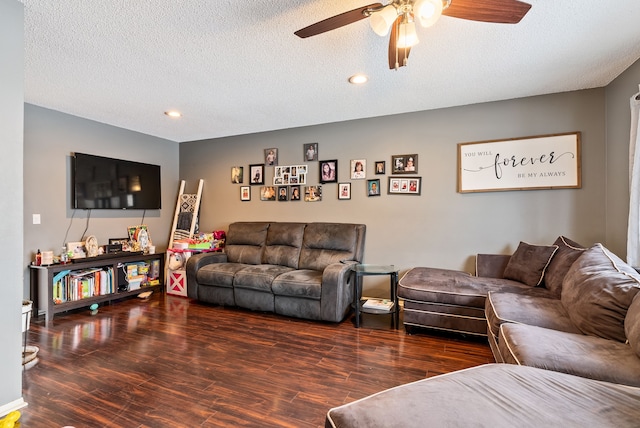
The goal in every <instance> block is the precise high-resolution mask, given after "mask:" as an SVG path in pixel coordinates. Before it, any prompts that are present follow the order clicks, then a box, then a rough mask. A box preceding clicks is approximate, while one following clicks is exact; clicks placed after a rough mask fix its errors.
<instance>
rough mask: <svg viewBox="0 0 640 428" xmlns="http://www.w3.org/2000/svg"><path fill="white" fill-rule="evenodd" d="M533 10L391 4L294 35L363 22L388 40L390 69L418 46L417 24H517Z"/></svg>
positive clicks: (470, 1) (490, 1)
mask: <svg viewBox="0 0 640 428" xmlns="http://www.w3.org/2000/svg"><path fill="white" fill-rule="evenodd" d="M529 9H531V5H530V4H528V3H524V2H521V1H518V0H391V2H390V3H388V4H386V5H383V4H382V3H373V4H370V5H367V6H363V7H359V8H357V9H353V10H350V11H348V12H344V13H341V14H339V15H336V16H332V17H331V18H327V19H325V20H322V21H320V22H316V23H315V24H312V25H309V26H308V27H305V28H302V29H300V30H298V31H296V32H295V33H294V34H295V35H296V36H298V37H301V38H307V37H311V36H315V35H318V34H322V33H325V32H327V31H331V30H335V29H336V28H340V27H344V26H345V25H348V24H352V23H354V22H357V21H360V20H361V19H364V18H370V19H369V23H370V24H371V28H372V29H373V31H375V32H376V34H378V35H380V36H386V35H387V34H389V32H391V35H390V37H389V68H390V69H396V70H397V69H398V68H399V67H403V66H406V65H407V59H408V58H409V52H410V51H411V47H412V46H415V45H416V44H417V43H418V35H417V33H416V26H415V22H416V21H417V22H419V23H420V25H422V26H423V27H430V26H431V25H433V24H435V22H436V21H437V20H438V18H440V15H447V16H451V17H454V18H461V19H468V20H471V21H482V22H493V23H501V24H517V23H518V22H520V20H521V19H522V18H523V17H524V16H525V15H526V14H527V12H528V11H529Z"/></svg>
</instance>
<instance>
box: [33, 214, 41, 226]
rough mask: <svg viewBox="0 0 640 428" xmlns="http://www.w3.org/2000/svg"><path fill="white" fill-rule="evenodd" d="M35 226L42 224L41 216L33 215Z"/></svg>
mask: <svg viewBox="0 0 640 428" xmlns="http://www.w3.org/2000/svg"><path fill="white" fill-rule="evenodd" d="M33 224H40V214H34V215H33Z"/></svg>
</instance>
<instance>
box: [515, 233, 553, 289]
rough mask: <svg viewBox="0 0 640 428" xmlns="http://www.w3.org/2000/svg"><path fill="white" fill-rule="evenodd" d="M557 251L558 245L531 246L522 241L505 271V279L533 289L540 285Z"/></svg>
mask: <svg viewBox="0 0 640 428" xmlns="http://www.w3.org/2000/svg"><path fill="white" fill-rule="evenodd" d="M557 250H558V246H557V245H531V244H527V243H526V242H522V241H521V242H520V244H518V248H517V249H516V252H515V253H513V255H512V256H511V258H510V259H509V263H507V267H506V268H505V269H504V277H505V278H506V279H512V280H514V281H520V282H522V283H523V284H527V285H529V286H531V287H535V286H537V285H540V283H541V282H542V278H543V276H544V272H545V269H546V268H547V266H548V265H549V262H550V261H551V258H552V257H553V255H554V254H555V252H556V251H557Z"/></svg>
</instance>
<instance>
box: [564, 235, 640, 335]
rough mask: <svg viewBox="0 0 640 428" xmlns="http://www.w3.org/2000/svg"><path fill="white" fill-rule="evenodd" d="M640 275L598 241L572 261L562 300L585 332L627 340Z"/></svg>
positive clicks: (574, 320)
mask: <svg viewBox="0 0 640 428" xmlns="http://www.w3.org/2000/svg"><path fill="white" fill-rule="evenodd" d="M638 291H640V275H638V273H637V272H636V271H635V269H633V268H632V267H631V266H629V265H628V264H626V263H625V262H623V261H622V260H621V259H620V258H619V257H618V256H616V255H615V254H613V253H611V252H610V251H609V250H607V249H606V248H605V247H604V246H603V245H602V244H595V245H594V246H593V247H591V248H589V249H588V250H585V251H584V253H583V254H582V255H581V256H580V257H578V259H577V260H576V261H575V262H574V263H573V264H572V265H571V267H570V268H569V271H568V272H567V275H566V276H565V278H564V282H563V283H562V294H561V296H560V301H561V302H562V306H564V308H565V309H566V310H567V313H568V314H569V318H571V321H572V322H573V323H574V324H575V325H576V327H577V328H578V329H579V330H580V331H581V332H582V333H584V334H589V335H592V336H598V337H603V338H605V339H612V340H617V341H619V342H624V341H625V340H626V336H625V331H624V323H625V317H626V315H627V310H628V309H629V306H630V305H631V302H632V301H633V298H634V297H635V296H636V294H637V293H638Z"/></svg>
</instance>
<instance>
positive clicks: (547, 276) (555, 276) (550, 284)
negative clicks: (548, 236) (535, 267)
mask: <svg viewBox="0 0 640 428" xmlns="http://www.w3.org/2000/svg"><path fill="white" fill-rule="evenodd" d="M553 245H557V246H558V251H556V253H555V254H554V255H553V257H552V258H551V263H549V266H547V271H546V272H545V273H544V286H545V287H546V288H547V289H548V290H549V291H550V292H551V294H553V295H554V296H555V297H556V298H558V299H559V298H560V294H561V293H562V281H563V280H564V276H565V275H566V274H567V271H568V270H569V268H570V267H571V265H572V264H573V262H575V261H576V259H577V258H578V257H580V255H582V253H583V252H584V250H586V248H582V246H581V245H580V244H577V243H575V242H573V241H572V240H571V239H569V238H566V237H564V236H559V237H558V239H556V242H554V243H553Z"/></svg>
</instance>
